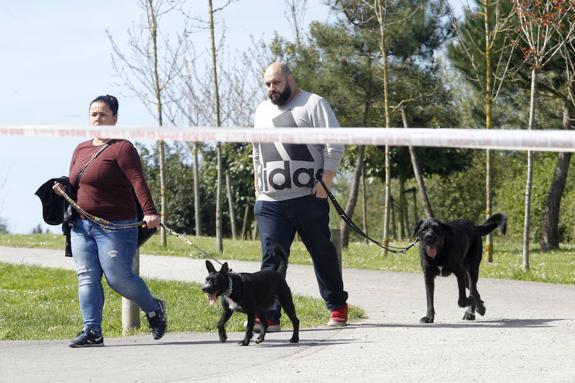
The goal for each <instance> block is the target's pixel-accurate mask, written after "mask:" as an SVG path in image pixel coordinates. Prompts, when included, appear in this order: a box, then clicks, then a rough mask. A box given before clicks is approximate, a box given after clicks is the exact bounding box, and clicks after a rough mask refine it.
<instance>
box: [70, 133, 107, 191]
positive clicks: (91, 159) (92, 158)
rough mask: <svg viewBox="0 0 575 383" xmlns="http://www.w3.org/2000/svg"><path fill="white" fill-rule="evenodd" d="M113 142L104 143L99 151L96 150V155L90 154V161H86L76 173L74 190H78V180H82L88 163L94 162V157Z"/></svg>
mask: <svg viewBox="0 0 575 383" xmlns="http://www.w3.org/2000/svg"><path fill="white" fill-rule="evenodd" d="M113 141H114V140H110V141H108V142H106V143H105V144H103V145H102V146H101V147H100V149H98V151H97V152H96V153H94V154H92V157H90V159H89V160H88V161H86V163H85V164H84V166H82V169H80V172H79V173H78V175H77V176H76V178H75V179H74V184H72V187H74V188H76V189H78V188H79V187H80V178H82V174H84V172H85V171H86V168H87V167H88V165H90V163H92V161H94V160H95V159H96V157H98V156H99V155H100V154H101V153H102V152H103V151H104V150H106V148H107V147H109V146H110V145H111V144H112V142H113Z"/></svg>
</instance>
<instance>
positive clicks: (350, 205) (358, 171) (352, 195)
mask: <svg viewBox="0 0 575 383" xmlns="http://www.w3.org/2000/svg"><path fill="white" fill-rule="evenodd" d="M364 158H365V146H364V145H359V146H358V147H357V161H356V163H355V170H354V172H353V179H352V181H351V185H350V191H349V198H348V199H347V204H346V206H345V210H344V211H345V214H347V215H348V216H349V217H353V212H354V210H355V205H356V203H357V196H358V190H359V181H360V179H361V175H362V171H363V162H364ZM340 227H341V241H342V246H343V248H346V249H347V245H348V243H349V226H348V225H347V224H346V223H345V222H344V221H342V222H341V226H340Z"/></svg>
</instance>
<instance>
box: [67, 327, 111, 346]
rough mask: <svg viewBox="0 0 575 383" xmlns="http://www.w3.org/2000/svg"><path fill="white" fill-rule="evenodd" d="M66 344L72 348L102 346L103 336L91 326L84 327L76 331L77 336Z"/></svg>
mask: <svg viewBox="0 0 575 383" xmlns="http://www.w3.org/2000/svg"><path fill="white" fill-rule="evenodd" d="M68 346H70V347H72V348H79V347H102V346H104V337H103V336H102V333H100V332H96V331H95V330H92V329H91V328H85V329H83V330H82V331H80V332H79V333H78V336H77V337H75V338H74V339H72V340H71V341H70V343H69V344H68Z"/></svg>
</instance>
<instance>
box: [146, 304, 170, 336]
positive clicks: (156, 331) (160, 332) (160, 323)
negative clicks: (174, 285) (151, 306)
mask: <svg viewBox="0 0 575 383" xmlns="http://www.w3.org/2000/svg"><path fill="white" fill-rule="evenodd" d="M156 302H158V304H159V305H160V308H159V309H157V310H154V311H152V312H149V313H147V314H146V318H147V319H148V325H149V326H150V328H151V329H152V336H153V337H154V339H155V340H158V339H160V338H161V337H163V336H164V334H165V333H166V328H167V327H168V320H167V318H166V302H164V301H163V300H161V299H156Z"/></svg>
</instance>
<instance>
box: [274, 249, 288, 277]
mask: <svg viewBox="0 0 575 383" xmlns="http://www.w3.org/2000/svg"><path fill="white" fill-rule="evenodd" d="M274 257H277V258H278V259H279V265H278V268H277V272H278V273H280V274H281V275H282V276H283V277H284V278H285V277H286V273H287V267H288V256H287V253H286V252H285V250H284V249H283V248H282V247H281V246H278V247H276V248H275V250H274Z"/></svg>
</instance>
